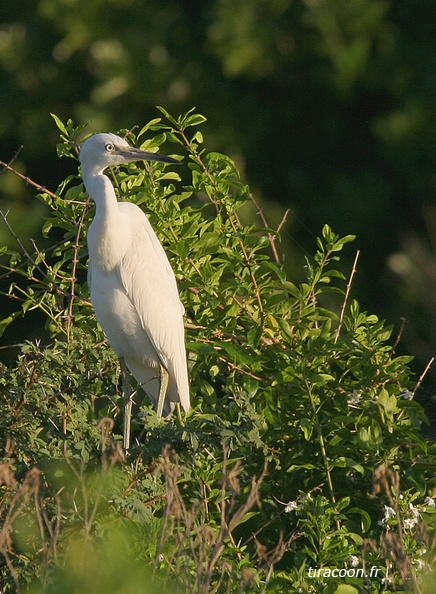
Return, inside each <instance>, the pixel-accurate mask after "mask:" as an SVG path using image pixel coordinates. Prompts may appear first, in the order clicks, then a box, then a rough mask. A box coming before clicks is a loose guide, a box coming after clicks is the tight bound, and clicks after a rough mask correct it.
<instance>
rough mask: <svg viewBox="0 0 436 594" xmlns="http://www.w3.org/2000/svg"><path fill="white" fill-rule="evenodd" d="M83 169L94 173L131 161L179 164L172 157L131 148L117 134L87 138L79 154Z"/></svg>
mask: <svg viewBox="0 0 436 594" xmlns="http://www.w3.org/2000/svg"><path fill="white" fill-rule="evenodd" d="M79 161H80V163H81V164H82V167H86V168H87V169H89V170H93V171H99V172H101V171H103V170H104V169H106V167H110V166H111V165H121V164H122V163H129V162H131V161H160V162H161V163H179V161H176V160H175V159H172V158H171V157H166V156H165V155H160V154H159V153H148V152H146V151H141V150H140V149H137V148H134V147H131V146H130V145H129V144H128V143H127V142H126V141H125V140H124V138H121V137H120V136H117V135H116V134H109V133H107V134H95V135H94V136H91V137H90V138H87V139H86V140H85V142H84V143H83V145H82V148H81V150H80V153H79Z"/></svg>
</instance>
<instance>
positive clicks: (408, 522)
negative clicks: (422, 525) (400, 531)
mask: <svg viewBox="0 0 436 594" xmlns="http://www.w3.org/2000/svg"><path fill="white" fill-rule="evenodd" d="M417 523H418V518H406V519H405V520H404V522H403V526H404V530H411V529H412V528H413V527H414V526H415V525H416V524H417Z"/></svg>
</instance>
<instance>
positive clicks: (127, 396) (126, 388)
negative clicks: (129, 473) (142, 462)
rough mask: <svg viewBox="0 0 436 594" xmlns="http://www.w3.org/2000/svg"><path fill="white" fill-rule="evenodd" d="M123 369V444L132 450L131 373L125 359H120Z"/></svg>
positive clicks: (125, 447)
mask: <svg viewBox="0 0 436 594" xmlns="http://www.w3.org/2000/svg"><path fill="white" fill-rule="evenodd" d="M119 360H120V368H121V382H122V386H123V400H124V422H123V430H124V434H123V443H124V449H125V450H126V452H127V450H128V449H129V448H130V422H131V418H132V388H131V387H130V382H129V372H128V370H127V366H126V362H125V361H124V357H119Z"/></svg>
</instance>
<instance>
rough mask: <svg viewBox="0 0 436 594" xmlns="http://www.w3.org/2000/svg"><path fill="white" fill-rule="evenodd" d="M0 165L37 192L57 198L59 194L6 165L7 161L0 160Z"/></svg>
mask: <svg viewBox="0 0 436 594" xmlns="http://www.w3.org/2000/svg"><path fill="white" fill-rule="evenodd" d="M0 165H1V166H2V167H4V168H5V169H7V170H8V171H11V172H12V173H15V175H16V176H18V177H19V178H20V179H22V180H23V181H24V182H26V184H30V185H31V186H33V187H34V188H36V189H37V190H38V192H43V193H44V194H48V195H49V196H51V197H52V198H59V196H58V195H57V194H55V193H54V192H51V191H50V190H48V189H47V188H46V187H45V186H41V185H40V184H37V183H36V182H34V181H33V180H32V179H30V177H27V175H23V174H22V173H20V172H19V171H17V170H16V169H14V168H13V167H11V166H10V165H8V163H5V162H4V161H0Z"/></svg>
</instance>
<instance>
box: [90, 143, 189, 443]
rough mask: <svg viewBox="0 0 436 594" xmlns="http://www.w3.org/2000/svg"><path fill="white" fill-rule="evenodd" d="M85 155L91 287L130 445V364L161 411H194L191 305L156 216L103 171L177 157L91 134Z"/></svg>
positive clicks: (93, 302) (164, 161) (172, 161)
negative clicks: (182, 295)
mask: <svg viewBox="0 0 436 594" xmlns="http://www.w3.org/2000/svg"><path fill="white" fill-rule="evenodd" d="M79 160H80V163H81V166H82V178H83V181H84V184H85V188H86V191H87V192H88V194H89V196H90V197H91V198H92V199H93V200H94V202H95V204H96V213H95V216H94V219H93V221H92V223H91V225H90V226H89V229H88V251H89V260H90V262H89V269H88V285H89V288H90V292H91V302H92V304H93V306H94V310H95V313H96V316H97V320H98V322H99V323H100V325H101V327H102V328H103V331H104V333H105V335H106V337H107V339H108V341H109V344H110V345H111V347H112V348H113V349H114V351H115V352H116V354H117V355H118V357H119V360H120V367H121V374H122V381H123V395H124V447H125V449H126V450H127V449H128V448H129V445H130V419H131V411H132V393H131V389H130V385H129V382H128V372H127V368H128V369H129V370H130V371H131V373H132V374H133V376H134V377H135V378H136V380H137V382H138V383H139V385H140V386H141V387H142V388H143V390H144V391H145V392H146V394H147V395H148V396H149V397H150V398H151V400H152V401H153V402H154V403H155V404H156V405H157V414H158V416H162V413H163V414H164V415H165V416H169V415H171V414H172V412H173V410H174V407H175V405H176V403H180V404H181V405H182V407H183V408H184V410H185V411H186V412H188V411H189V409H190V403H189V383H188V372H187V364H186V350H185V340H184V326H183V313H184V308H183V305H182V303H181V301H180V299H179V294H178V290H177V285H176V278H175V276H174V272H173V270H172V268H171V266H170V263H169V261H168V258H167V256H166V254H165V252H164V249H163V247H162V245H161V244H160V242H159V240H158V238H157V237H156V234H155V233H154V231H153V229H152V226H151V224H150V222H149V220H148V219H147V217H146V216H145V214H144V213H143V212H142V210H141V209H140V208H139V207H138V206H137V205H135V204H133V203H131V202H118V201H117V198H116V195H115V191H114V188H113V186H112V183H111V182H110V180H109V178H108V177H107V176H106V175H104V173H103V171H104V170H105V169H106V168H107V167H110V166H111V165H121V164H123V163H129V162H131V161H140V160H142V161H161V162H163V163H178V161H176V160H175V159H172V158H170V157H166V156H163V155H160V154H154V153H148V152H144V151H141V150H139V149H137V148H132V147H131V146H130V145H129V144H128V143H127V142H126V141H125V140H124V139H122V138H120V137H119V136H116V135H115V134H95V135H94V136H91V137H90V138H88V139H87V140H86V141H85V142H84V143H83V146H82V148H81V151H80V154H79Z"/></svg>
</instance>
